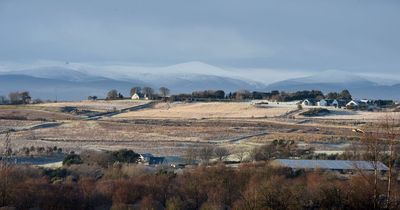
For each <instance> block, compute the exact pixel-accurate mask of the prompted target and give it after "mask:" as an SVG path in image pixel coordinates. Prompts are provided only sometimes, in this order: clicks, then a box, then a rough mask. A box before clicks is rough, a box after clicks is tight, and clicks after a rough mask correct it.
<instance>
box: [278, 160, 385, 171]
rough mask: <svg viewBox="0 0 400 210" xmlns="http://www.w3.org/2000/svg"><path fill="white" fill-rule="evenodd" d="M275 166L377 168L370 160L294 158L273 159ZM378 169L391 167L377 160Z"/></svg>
mask: <svg viewBox="0 0 400 210" xmlns="http://www.w3.org/2000/svg"><path fill="white" fill-rule="evenodd" d="M272 165H274V166H282V167H288V168H291V169H294V170H297V169H321V170H336V171H344V170H363V171H373V170H375V167H374V164H373V163H372V162H370V161H352V160H292V159H276V160H274V161H272ZM376 167H377V169H378V170H379V171H382V172H385V171H387V170H389V168H388V167H387V166H386V165H385V164H383V163H381V162H377V166H376Z"/></svg>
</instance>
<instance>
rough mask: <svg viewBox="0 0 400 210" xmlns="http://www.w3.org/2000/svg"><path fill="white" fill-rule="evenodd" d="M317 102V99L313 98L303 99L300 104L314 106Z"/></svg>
mask: <svg viewBox="0 0 400 210" xmlns="http://www.w3.org/2000/svg"><path fill="white" fill-rule="evenodd" d="M316 104H317V101H316V100H315V99H313V98H309V99H305V100H304V101H303V102H302V103H301V105H303V106H315V105H316Z"/></svg>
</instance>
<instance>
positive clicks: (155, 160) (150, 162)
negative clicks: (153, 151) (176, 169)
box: [149, 157, 165, 165]
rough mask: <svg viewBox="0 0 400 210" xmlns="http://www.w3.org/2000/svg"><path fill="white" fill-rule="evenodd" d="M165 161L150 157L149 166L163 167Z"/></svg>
mask: <svg viewBox="0 0 400 210" xmlns="http://www.w3.org/2000/svg"><path fill="white" fill-rule="evenodd" d="M164 161H165V158H164V157H150V159H149V165H161V164H163V163H164Z"/></svg>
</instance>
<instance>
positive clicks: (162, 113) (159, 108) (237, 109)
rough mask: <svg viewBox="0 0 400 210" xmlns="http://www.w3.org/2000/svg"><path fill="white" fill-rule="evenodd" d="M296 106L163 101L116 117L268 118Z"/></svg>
mask: <svg viewBox="0 0 400 210" xmlns="http://www.w3.org/2000/svg"><path fill="white" fill-rule="evenodd" d="M295 109H296V107H267V106H266V107H259V106H255V105H254V104H251V103H246V102H243V103H239V102H236V103H235V102H230V103H220V102H210V103H204V102H203V103H161V104H158V105H156V106H155V107H154V108H153V109H145V110H140V111H137V112H129V113H123V114H120V115H116V116H115V117H116V118H136V117H140V118H180V119H203V118H206V119H210V118H268V117H279V116H282V115H284V114H286V113H288V112H290V111H292V110H295Z"/></svg>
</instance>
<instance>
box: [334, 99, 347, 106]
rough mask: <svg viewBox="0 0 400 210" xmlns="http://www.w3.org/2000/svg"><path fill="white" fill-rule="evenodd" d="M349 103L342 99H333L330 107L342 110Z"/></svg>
mask: <svg viewBox="0 0 400 210" xmlns="http://www.w3.org/2000/svg"><path fill="white" fill-rule="evenodd" d="M347 103H349V101H348V100H344V99H335V100H333V102H332V106H334V107H336V108H342V107H345V106H346V104H347Z"/></svg>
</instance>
